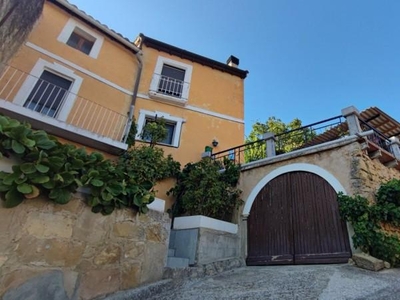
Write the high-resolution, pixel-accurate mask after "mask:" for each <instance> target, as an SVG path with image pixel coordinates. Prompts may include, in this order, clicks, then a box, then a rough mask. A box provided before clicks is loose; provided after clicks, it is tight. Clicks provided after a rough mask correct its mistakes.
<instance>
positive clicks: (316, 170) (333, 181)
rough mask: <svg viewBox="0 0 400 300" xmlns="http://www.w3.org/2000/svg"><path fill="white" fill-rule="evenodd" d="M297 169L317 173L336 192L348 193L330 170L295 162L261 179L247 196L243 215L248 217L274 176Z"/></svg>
mask: <svg viewBox="0 0 400 300" xmlns="http://www.w3.org/2000/svg"><path fill="white" fill-rule="evenodd" d="M296 171H303V172H309V173H313V174H316V175H318V176H320V177H322V178H323V179H325V180H326V181H327V182H328V183H329V184H330V185H331V186H332V188H333V189H334V190H335V191H336V193H339V192H342V193H343V194H345V195H346V194H347V193H346V190H345V189H344V187H343V185H342V184H341V183H340V182H339V180H337V179H336V178H335V176H333V175H332V174H331V173H330V172H328V171H327V170H325V169H323V168H321V167H319V166H316V165H312V164H306V163H295V164H290V165H286V166H282V167H279V168H277V169H275V170H273V171H272V172H270V173H269V174H267V175H265V176H264V178H263V179H261V180H260V181H259V182H258V183H257V185H256V186H255V187H254V188H253V190H252V191H251V193H250V195H249V197H247V199H246V202H245V205H244V208H243V213H242V215H243V216H244V217H247V216H248V215H249V214H250V210H251V207H252V205H253V202H254V200H255V199H256V197H257V195H258V193H259V192H260V191H261V189H262V188H263V187H264V186H265V185H266V184H268V182H270V181H271V180H273V179H274V178H276V177H278V176H280V175H282V174H285V173H290V172H296Z"/></svg>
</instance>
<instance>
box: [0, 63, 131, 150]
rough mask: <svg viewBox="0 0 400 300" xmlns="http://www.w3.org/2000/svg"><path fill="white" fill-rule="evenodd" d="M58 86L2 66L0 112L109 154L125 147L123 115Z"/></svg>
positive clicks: (124, 116)
mask: <svg viewBox="0 0 400 300" xmlns="http://www.w3.org/2000/svg"><path fill="white" fill-rule="evenodd" d="M60 81H62V79H61V80H60ZM65 81H67V80H65ZM66 84H68V82H67V83H66ZM62 86H63V84H62V83H59V84H54V83H52V82H49V81H47V80H45V79H44V77H43V76H41V78H38V77H35V76H32V75H30V74H28V73H25V72H23V71H21V70H19V69H17V68H14V67H12V66H5V67H4V68H3V72H2V73H1V75H0V112H1V113H3V114H5V115H8V116H10V117H12V118H15V119H18V120H20V121H27V122H29V123H31V124H32V127H33V128H35V129H43V130H46V131H47V132H48V133H50V134H53V135H55V136H58V137H61V138H64V139H66V140H70V141H73V142H76V143H79V144H82V145H85V146H89V147H91V148H94V149H98V150H102V151H106V152H108V153H112V154H116V153H118V152H120V151H121V150H126V149H127V145H126V143H125V140H124V133H125V127H126V124H127V122H128V117H127V115H123V114H121V113H119V112H117V111H114V110H112V109H110V108H107V107H104V106H102V105H100V104H98V103H96V102H94V101H90V100H88V99H85V98H83V97H80V96H79V95H76V94H74V93H71V92H70V91H69V90H68V88H67V89H66V88H63V87H62ZM64 86H65V84H64Z"/></svg>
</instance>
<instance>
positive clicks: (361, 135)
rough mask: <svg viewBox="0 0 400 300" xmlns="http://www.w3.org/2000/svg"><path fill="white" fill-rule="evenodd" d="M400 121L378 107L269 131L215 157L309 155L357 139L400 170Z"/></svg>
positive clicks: (239, 161)
mask: <svg viewBox="0 0 400 300" xmlns="http://www.w3.org/2000/svg"><path fill="white" fill-rule="evenodd" d="M398 136H400V123H399V122H397V121H396V120H394V119H392V118H391V117H390V116H388V115H387V114H385V113H384V112H383V111H381V110H379V109H378V108H376V107H371V108H369V109H367V110H365V111H363V112H361V113H360V114H358V112H357V113H355V112H353V113H352V114H349V115H339V116H336V117H333V118H329V119H326V120H323V121H320V122H317V123H313V124H310V125H307V126H303V127H300V128H297V129H293V130H290V131H286V132H282V133H279V134H272V133H267V134H265V135H264V136H263V137H261V138H260V139H258V140H256V141H252V142H250V143H246V144H244V145H240V146H237V147H233V148H230V149H227V150H224V151H220V152H217V153H212V154H211V158H212V159H214V160H219V161H223V160H225V159H228V160H231V161H232V162H234V163H236V164H241V165H244V164H247V163H251V162H254V161H258V160H262V159H272V158H275V157H279V156H280V157H282V156H284V155H285V156H286V157H289V156H290V154H293V155H298V156H301V155H308V154H309V153H311V152H313V153H314V152H318V151H323V149H325V148H328V147H331V146H333V145H339V144H340V143H341V142H346V141H357V142H358V143H360V144H361V149H362V150H363V151H364V152H365V153H366V154H367V155H368V156H369V157H370V158H371V159H376V160H379V161H380V162H381V163H382V164H383V165H385V166H387V167H389V168H395V169H397V170H399V171H400V164H399V161H400V147H399V145H400V142H399V139H398Z"/></svg>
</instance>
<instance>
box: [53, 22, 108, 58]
mask: <svg viewBox="0 0 400 300" xmlns="http://www.w3.org/2000/svg"><path fill="white" fill-rule="evenodd" d="M57 40H58V41H60V42H62V43H64V44H67V45H68V46H70V47H73V48H75V49H77V50H79V51H81V52H83V53H85V54H87V55H89V56H90V57H93V58H97V57H98V55H99V52H100V49H101V46H102V45H103V41H104V37H103V36H102V35H100V34H99V33H97V32H96V31H94V30H92V29H90V28H87V27H86V26H84V25H83V24H81V23H79V22H78V21H76V20H74V19H69V20H68V22H67V24H66V25H65V26H64V28H63V30H62V31H61V33H60V35H59V36H58V38H57Z"/></svg>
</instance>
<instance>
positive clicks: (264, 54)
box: [70, 0, 400, 133]
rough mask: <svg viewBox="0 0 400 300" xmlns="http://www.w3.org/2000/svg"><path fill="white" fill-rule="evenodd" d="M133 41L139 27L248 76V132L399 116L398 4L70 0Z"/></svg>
mask: <svg viewBox="0 0 400 300" xmlns="http://www.w3.org/2000/svg"><path fill="white" fill-rule="evenodd" d="M70 2H71V3H72V4H75V5H77V6H78V7H79V8H80V9H82V10H84V11H85V12H86V13H88V14H90V15H92V16H93V17H94V18H96V19H98V20H100V21H101V22H102V23H104V24H106V25H107V26H109V27H110V28H112V29H114V30H116V31H117V32H120V33H121V34H123V35H124V36H126V37H128V38H129V39H131V40H133V39H134V38H135V37H136V36H137V35H138V34H139V33H140V32H142V33H144V34H145V35H147V36H150V37H152V38H155V39H158V40H161V41H163V42H166V43H168V44H171V45H174V46H177V47H180V48H183V49H185V50H188V51H192V52H195V53H198V54H200V55H204V56H207V57H209V58H212V59H215V60H218V61H221V62H225V61H226V59H227V58H228V57H229V55H231V54H233V55H235V56H236V57H238V58H239V59H240V66H239V67H240V68H241V69H245V70H248V71H249V72H250V73H249V76H248V77H247V79H246V80H245V122H246V133H249V131H250V129H251V125H252V124H253V123H254V122H256V121H265V120H266V119H267V118H268V117H269V116H276V117H278V118H280V119H282V120H283V121H285V122H289V121H291V120H292V119H293V118H296V117H297V118H299V119H301V120H302V121H303V124H304V125H306V124H308V123H312V122H316V121H320V120H322V119H325V118H329V117H332V116H336V115H339V114H340V111H341V109H342V108H344V107H347V106H350V105H354V106H356V107H357V108H358V109H359V110H363V109H365V108H368V107H370V106H378V107H379V108H381V109H382V110H383V111H385V112H387V113H388V114H389V115H391V116H393V117H394V118H395V119H397V120H400V39H399V37H400V18H399V12H400V1H398V0H386V1H382V0H381V1H378V0H376V1H375V0H362V1H361V0H351V1H349V0H335V1H328V0H325V1H321V0H303V1H298V0H273V1H272V0H246V1H244V0H240V1H239V0H201V1H200V0H198V1H195V0H169V1H165V0H146V1H134V0H115V1H109V0H70Z"/></svg>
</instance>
